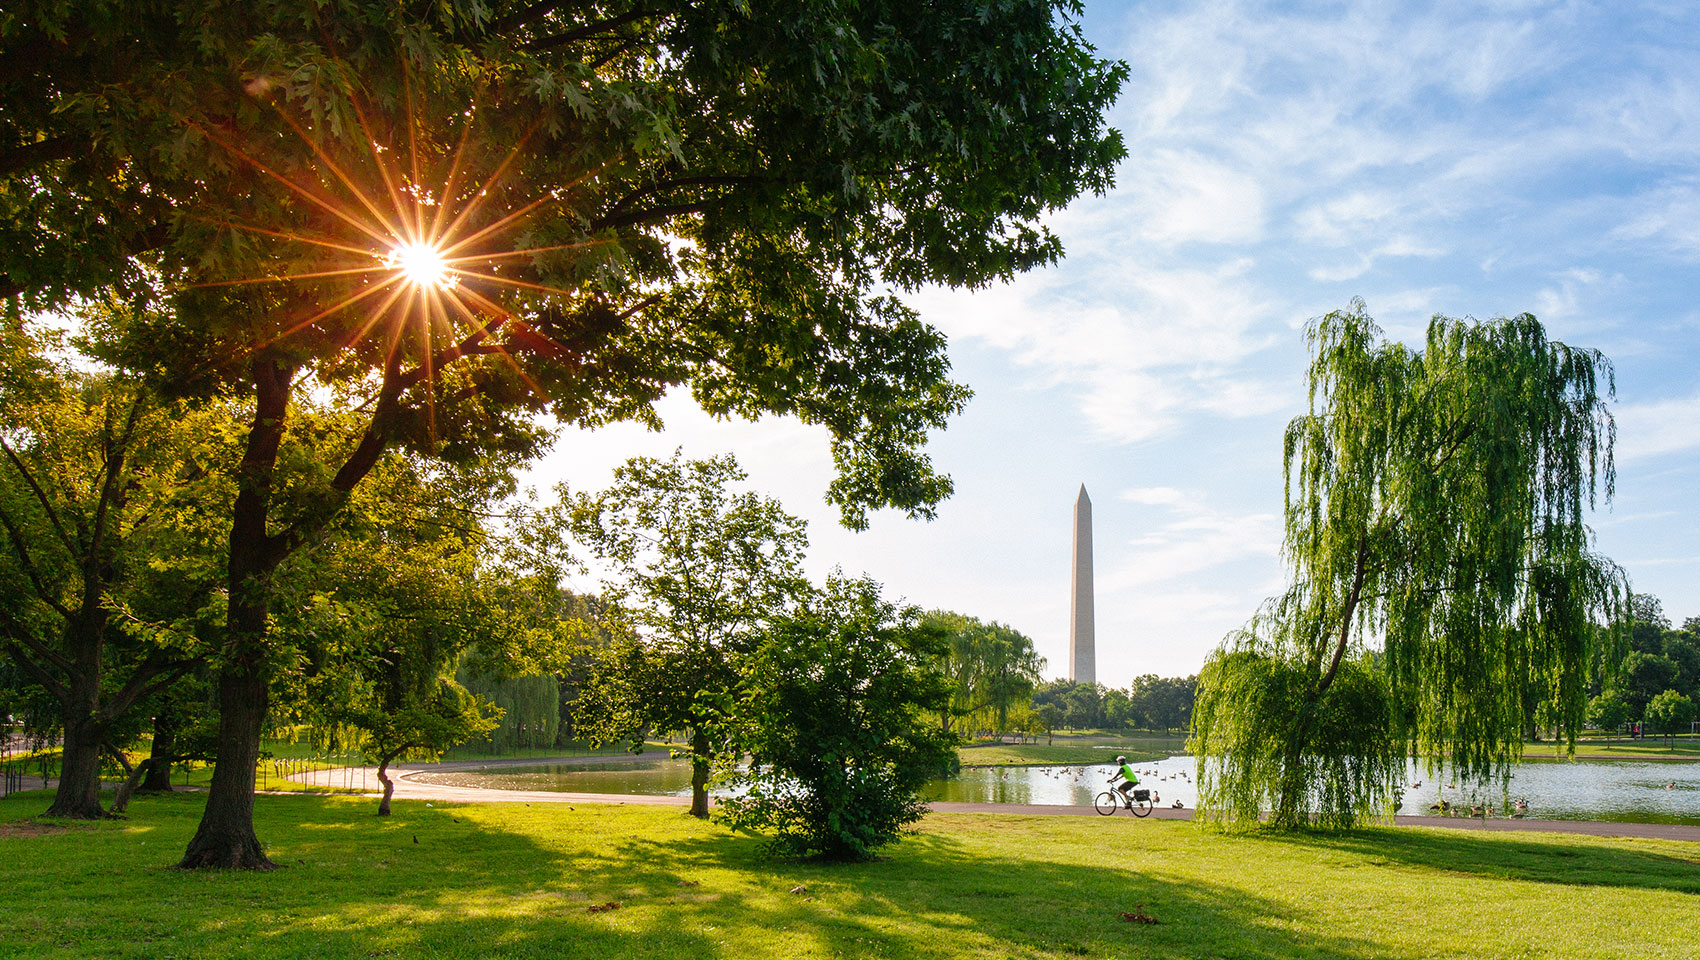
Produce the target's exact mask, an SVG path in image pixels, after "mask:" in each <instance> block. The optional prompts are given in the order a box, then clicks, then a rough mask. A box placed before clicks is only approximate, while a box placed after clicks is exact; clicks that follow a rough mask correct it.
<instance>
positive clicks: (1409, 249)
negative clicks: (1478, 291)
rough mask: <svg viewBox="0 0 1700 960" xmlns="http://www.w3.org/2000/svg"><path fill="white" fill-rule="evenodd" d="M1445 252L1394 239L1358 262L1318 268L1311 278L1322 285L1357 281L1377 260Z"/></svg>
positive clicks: (1439, 254)
mask: <svg viewBox="0 0 1700 960" xmlns="http://www.w3.org/2000/svg"><path fill="white" fill-rule="evenodd" d="M1445 253H1446V251H1445V250H1443V249H1441V248H1439V247H1435V246H1432V245H1428V244H1423V243H1419V242H1417V241H1416V240H1414V239H1412V238H1411V237H1394V238H1393V239H1392V240H1389V241H1388V242H1387V243H1384V244H1382V245H1381V246H1379V247H1376V248H1375V249H1373V250H1371V251H1369V252H1368V253H1363V254H1359V255H1358V258H1357V260H1356V261H1354V262H1352V263H1347V264H1343V265H1341V266H1338V267H1316V268H1314V269H1312V270H1311V271H1310V278H1311V279H1312V280H1316V281H1318V282H1320V283H1339V282H1341V281H1343V280H1356V279H1357V278H1358V277H1361V276H1363V275H1364V274H1366V273H1368V272H1369V271H1370V269H1371V268H1372V267H1374V266H1375V262H1376V260H1378V259H1380V258H1382V257H1439V256H1442V255H1444V254H1445Z"/></svg>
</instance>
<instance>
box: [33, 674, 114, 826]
mask: <svg viewBox="0 0 1700 960" xmlns="http://www.w3.org/2000/svg"><path fill="white" fill-rule="evenodd" d="M88 679H89V678H88V677H84V678H81V680H82V681H84V682H79V683H78V684H77V686H78V687H80V688H84V689H80V690H74V691H73V694H72V696H71V697H69V698H68V701H69V702H68V703H67V704H66V705H65V708H64V710H63V712H62V714H61V718H62V720H63V721H64V725H65V745H64V749H63V751H62V752H61V754H60V761H59V790H58V792H57V793H55V794H54V795H53V805H52V806H50V807H48V808H47V812H46V813H44V814H42V816H46V817H63V818H65V819H67V820H99V819H101V818H102V817H104V816H106V811H105V810H102V809H101V808H100V749H101V744H102V743H103V742H104V741H105V740H106V724H104V723H100V722H98V721H96V720H95V719H94V712H95V698H96V696H97V693H96V691H95V690H89V689H87V687H88V686H89V684H88V683H87V682H86V681H87V680H88ZM93 682H94V683H95V684H98V683H99V679H98V674H96V675H95V679H94V681H93ZM96 689H97V690H98V688H96Z"/></svg>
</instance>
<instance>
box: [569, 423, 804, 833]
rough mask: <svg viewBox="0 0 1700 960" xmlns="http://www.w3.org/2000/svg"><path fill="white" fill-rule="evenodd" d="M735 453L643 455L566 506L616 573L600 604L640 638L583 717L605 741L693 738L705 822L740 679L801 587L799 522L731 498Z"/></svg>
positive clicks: (615, 664) (697, 806) (736, 476)
mask: <svg viewBox="0 0 1700 960" xmlns="http://www.w3.org/2000/svg"><path fill="white" fill-rule="evenodd" d="M744 479H745V476H744V472H743V471H742V470H740V469H739V468H738V461H737V459H736V458H734V457H731V456H725V457H715V458H712V459H709V460H692V461H684V460H681V459H680V455H679V454H678V453H677V452H675V453H674V455H673V458H672V459H671V460H666V461H662V460H655V459H653V458H649V457H638V458H634V459H632V460H629V461H627V462H626V464H625V465H624V466H621V467H620V468H619V469H618V470H616V471H615V472H614V483H613V484H612V485H610V486H609V487H608V489H606V490H604V491H603V492H602V493H601V494H600V495H598V496H595V497H592V496H588V495H585V494H580V495H579V496H578V497H577V498H575V499H574V500H572V502H571V516H570V521H569V522H570V525H571V528H572V530H573V532H574V533H575V534H576V535H577V536H578V537H579V538H580V539H581V540H583V541H584V542H585V543H586V544H588V545H589V547H590V548H591V550H592V551H594V552H595V554H596V556H597V557H598V558H599V559H601V560H602V561H603V562H605V563H607V564H608V565H609V566H611V567H612V568H613V570H614V576H613V577H612V578H610V579H609V580H608V581H606V583H605V588H604V591H603V596H604V598H606V599H608V600H610V601H612V602H614V603H615V604H617V605H619V606H621V607H623V608H624V615H625V616H626V617H628V618H629V619H630V620H631V622H632V624H633V625H634V626H636V627H637V628H638V630H640V631H642V636H633V637H631V638H630V639H627V640H624V641H618V642H616V643H615V644H613V645H612V646H611V647H610V648H609V650H608V651H607V653H606V654H605V655H604V656H603V657H601V658H600V659H599V660H598V666H597V667H596V668H595V669H593V671H592V676H591V679H590V682H589V683H588V684H587V689H586V691H585V693H584V694H583V695H582V696H581V697H580V704H581V706H580V707H579V711H578V714H577V722H578V724H579V726H580V727H581V728H582V729H583V730H584V731H585V736H586V737H588V738H589V739H592V740H596V741H604V742H605V741H609V740H618V739H626V738H630V739H633V740H634V741H635V743H634V746H638V747H641V742H642V735H643V732H644V731H646V730H650V729H657V730H682V731H687V732H689V733H690V736H691V742H690V748H689V750H688V751H687V752H688V754H689V756H690V758H691V766H692V776H691V814H692V815H693V816H698V817H706V816H708V780H709V777H710V775H711V767H712V764H713V761H714V758H715V757H716V755H717V754H718V752H719V751H718V748H717V745H716V740H717V739H718V737H719V735H720V731H721V730H722V728H723V726H724V723H723V721H724V712H725V707H726V704H727V703H728V702H729V698H730V696H731V693H732V690H733V687H734V686H735V685H736V683H737V677H738V672H739V670H738V666H737V661H738V660H739V658H741V657H743V656H744V655H746V654H747V653H748V652H749V651H751V650H753V649H754V648H755V646H756V644H757V643H758V642H759V640H760V631H761V630H762V628H764V627H765V626H766V625H767V623H768V620H769V618H770V617H771V616H772V615H773V614H774V612H776V611H779V610H782V609H784V608H785V607H786V606H788V605H789V603H790V601H791V600H792V598H793V597H795V596H796V595H797V594H798V593H799V592H800V591H802V590H804V589H805V588H806V586H807V582H806V581H805V580H803V578H802V573H801V568H800V563H801V561H802V556H803V549H804V548H805V547H806V546H807V545H808V539H807V538H806V536H805V535H804V532H803V531H804V524H803V521H801V520H799V519H797V518H796V517H793V516H791V515H790V514H787V513H786V512H785V511H784V509H783V508H781V507H780V505H779V502H778V501H777V500H772V499H768V498H765V497H761V496H758V495H757V494H755V493H748V492H746V493H733V492H731V491H730V490H729V489H728V485H729V484H732V483H737V482H741V481H743V480H744Z"/></svg>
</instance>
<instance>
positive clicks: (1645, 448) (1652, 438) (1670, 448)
mask: <svg viewBox="0 0 1700 960" xmlns="http://www.w3.org/2000/svg"><path fill="white" fill-rule="evenodd" d="M1615 416H1616V418H1617V455H1618V457H1619V458H1621V459H1623V460H1631V461H1633V460H1641V459H1646V458H1649V457H1657V456H1662V455H1664V454H1669V453H1682V452H1685V451H1689V450H1693V449H1695V448H1697V447H1700V393H1694V394H1690V395H1689V396H1686V397H1676V398H1672V399H1668V400H1654V401H1650V402H1646V403H1628V404H1622V405H1620V406H1619V407H1618V408H1617V410H1616V412H1615Z"/></svg>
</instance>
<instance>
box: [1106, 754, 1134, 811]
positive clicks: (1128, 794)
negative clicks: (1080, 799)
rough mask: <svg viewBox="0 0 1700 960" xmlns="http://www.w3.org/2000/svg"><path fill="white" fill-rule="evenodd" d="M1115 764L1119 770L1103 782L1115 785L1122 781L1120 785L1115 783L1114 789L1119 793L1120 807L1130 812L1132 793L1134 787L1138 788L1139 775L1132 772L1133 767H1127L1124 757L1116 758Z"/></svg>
mask: <svg viewBox="0 0 1700 960" xmlns="http://www.w3.org/2000/svg"><path fill="white" fill-rule="evenodd" d="M1116 763H1117V764H1118V765H1119V766H1120V769H1118V770H1116V772H1115V773H1114V774H1112V775H1111V777H1110V779H1108V780H1106V781H1105V782H1106V783H1116V781H1117V780H1121V781H1122V782H1121V783H1116V789H1117V790H1119V791H1121V795H1122V806H1124V807H1126V808H1128V809H1129V810H1132V809H1133V796H1132V791H1133V788H1134V787H1137V786H1139V774H1137V773H1134V772H1133V767H1131V766H1129V765H1128V762H1127V758H1126V757H1117V758H1116Z"/></svg>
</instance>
